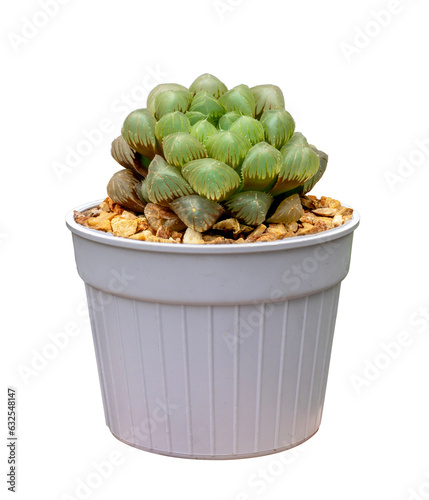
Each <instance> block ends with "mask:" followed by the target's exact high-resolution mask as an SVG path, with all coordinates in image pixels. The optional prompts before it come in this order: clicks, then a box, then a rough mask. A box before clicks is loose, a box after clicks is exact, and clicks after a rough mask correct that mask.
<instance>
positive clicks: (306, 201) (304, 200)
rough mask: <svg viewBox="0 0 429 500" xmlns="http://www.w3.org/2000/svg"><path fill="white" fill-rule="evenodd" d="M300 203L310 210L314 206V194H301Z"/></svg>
mask: <svg viewBox="0 0 429 500" xmlns="http://www.w3.org/2000/svg"><path fill="white" fill-rule="evenodd" d="M301 205H302V206H303V207H304V208H309V209H310V210H313V208H316V206H315V204H314V196H301Z"/></svg>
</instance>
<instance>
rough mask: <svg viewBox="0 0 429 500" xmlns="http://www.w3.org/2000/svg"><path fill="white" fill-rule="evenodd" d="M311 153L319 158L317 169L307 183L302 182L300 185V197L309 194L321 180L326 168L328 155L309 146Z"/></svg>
mask: <svg viewBox="0 0 429 500" xmlns="http://www.w3.org/2000/svg"><path fill="white" fill-rule="evenodd" d="M310 147H311V149H313V151H315V153H316V154H317V156H318V157H319V163H320V164H319V168H318V170H317V172H316V173H315V174H314V175H313V177H311V179H309V180H308V181H307V182H304V184H303V185H302V189H301V191H300V194H301V195H304V194H307V193H308V192H310V191H311V190H312V189H313V188H314V186H315V185H316V184H317V183H318V182H319V181H320V179H321V178H322V176H323V174H324V173H325V170H326V167H327V166H328V159H329V158H328V155H327V154H326V153H324V152H323V151H319V150H318V149H316V148H315V147H314V146H310Z"/></svg>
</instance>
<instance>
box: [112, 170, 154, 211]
mask: <svg viewBox="0 0 429 500" xmlns="http://www.w3.org/2000/svg"><path fill="white" fill-rule="evenodd" d="M140 182H141V177H140V176H138V175H137V174H135V173H134V172H133V171H132V170H129V169H124V170H119V172H116V173H115V174H113V176H112V177H111V179H110V181H109V183H108V184H107V194H108V196H109V198H110V199H111V200H112V201H113V202H115V203H119V205H121V206H122V207H124V208H128V210H133V211H134V212H143V211H144V207H145V205H146V204H145V203H144V202H142V201H141V200H140V198H139V197H138V196H137V193H136V186H137V185H138V184H139V183H140Z"/></svg>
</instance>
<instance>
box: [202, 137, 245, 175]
mask: <svg viewBox="0 0 429 500" xmlns="http://www.w3.org/2000/svg"><path fill="white" fill-rule="evenodd" d="M205 145H206V148H207V152H208V154H209V157H210V158H215V159H216V160H219V161H221V162H223V163H226V164H228V165H229V166H231V167H232V168H233V169H234V170H239V168H240V167H241V164H242V163H243V160H244V158H245V157H246V154H247V152H248V151H249V149H250V148H251V146H252V145H251V144H250V142H249V140H248V139H246V137H244V136H242V135H241V134H237V133H236V132H231V131H224V132H219V133H218V134H216V135H212V136H210V137H209V138H208V139H207V141H206V144H205Z"/></svg>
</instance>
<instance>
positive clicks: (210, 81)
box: [189, 73, 228, 99]
mask: <svg viewBox="0 0 429 500" xmlns="http://www.w3.org/2000/svg"><path fill="white" fill-rule="evenodd" d="M189 90H190V91H191V92H192V93H193V94H196V93H197V92H200V91H202V90H205V91H207V92H208V93H209V94H210V95H212V96H214V97H215V98H216V99H219V97H220V96H221V95H223V94H225V92H227V91H228V89H227V87H226V85H225V84H224V83H222V82H221V81H220V80H219V78H216V77H215V76H213V75H210V74H209V73H204V74H203V75H200V76H199V77H198V78H196V79H195V80H194V81H193V82H192V84H191V86H190V87H189Z"/></svg>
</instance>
